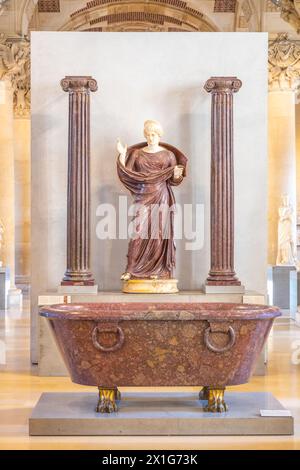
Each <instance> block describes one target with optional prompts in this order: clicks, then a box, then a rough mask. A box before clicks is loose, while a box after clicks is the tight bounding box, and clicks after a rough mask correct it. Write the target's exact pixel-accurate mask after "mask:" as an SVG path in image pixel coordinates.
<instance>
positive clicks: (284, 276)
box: [268, 266, 297, 319]
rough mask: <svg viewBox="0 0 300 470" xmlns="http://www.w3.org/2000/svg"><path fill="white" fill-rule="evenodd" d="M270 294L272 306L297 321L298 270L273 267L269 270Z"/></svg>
mask: <svg viewBox="0 0 300 470" xmlns="http://www.w3.org/2000/svg"><path fill="white" fill-rule="evenodd" d="M268 293H269V299H270V304H271V305H276V306H277V307H279V308H281V310H282V313H283V314H284V315H285V316H287V317H290V318H293V319H295V316H296V312H297V270H296V267H295V266H271V267H270V268H269V270H268Z"/></svg>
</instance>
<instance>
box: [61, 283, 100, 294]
mask: <svg viewBox="0 0 300 470" xmlns="http://www.w3.org/2000/svg"><path fill="white" fill-rule="evenodd" d="M57 292H58V294H66V295H68V294H83V295H84V294H97V293H98V285H96V284H95V285H94V286H58V288H57Z"/></svg>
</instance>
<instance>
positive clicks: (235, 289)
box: [203, 284, 245, 294]
mask: <svg viewBox="0 0 300 470" xmlns="http://www.w3.org/2000/svg"><path fill="white" fill-rule="evenodd" d="M203 290H204V292H205V294H244V292H245V286H210V285H208V286H207V285H206V284H205V285H204V288H203Z"/></svg>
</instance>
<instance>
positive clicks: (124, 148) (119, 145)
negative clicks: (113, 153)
mask: <svg viewBox="0 0 300 470" xmlns="http://www.w3.org/2000/svg"><path fill="white" fill-rule="evenodd" d="M117 151H118V156H119V159H120V162H121V163H122V165H124V166H125V158H126V153H127V145H123V144H122V142H121V141H120V139H118V140H117Z"/></svg>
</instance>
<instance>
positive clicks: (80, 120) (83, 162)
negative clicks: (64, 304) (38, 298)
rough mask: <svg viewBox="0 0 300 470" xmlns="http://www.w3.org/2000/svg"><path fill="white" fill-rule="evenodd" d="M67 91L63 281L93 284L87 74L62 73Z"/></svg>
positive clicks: (90, 84) (92, 85)
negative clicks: (66, 165) (66, 205)
mask: <svg viewBox="0 0 300 470" xmlns="http://www.w3.org/2000/svg"><path fill="white" fill-rule="evenodd" d="M61 86H62V89H63V90H64V91H67V92H68V93H69V142H68V208H67V269H66V272H65V275H64V277H63V280H62V282H61V284H62V285H94V284H95V282H94V279H93V275H92V273H91V270H90V91H96V90H97V82H96V80H95V79H93V78H92V77H90V76H84V77H81V76H79V77H76V76H74V77H73V76H71V77H65V78H64V79H63V80H62V81H61Z"/></svg>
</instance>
